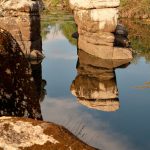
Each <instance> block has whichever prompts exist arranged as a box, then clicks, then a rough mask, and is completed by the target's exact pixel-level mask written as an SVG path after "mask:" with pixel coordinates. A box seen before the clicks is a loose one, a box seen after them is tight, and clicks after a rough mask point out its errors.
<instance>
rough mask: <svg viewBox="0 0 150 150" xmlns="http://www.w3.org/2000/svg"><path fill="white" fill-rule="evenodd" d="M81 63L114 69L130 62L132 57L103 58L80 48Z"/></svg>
mask: <svg viewBox="0 0 150 150" xmlns="http://www.w3.org/2000/svg"><path fill="white" fill-rule="evenodd" d="M78 56H79V58H80V61H79V62H80V64H83V65H89V66H95V67H102V68H108V69H113V68H117V67H120V66H122V65H124V64H128V63H129V62H130V61H131V59H101V58H98V57H95V56H93V55H90V54H88V53H86V52H85V51H83V50H78Z"/></svg>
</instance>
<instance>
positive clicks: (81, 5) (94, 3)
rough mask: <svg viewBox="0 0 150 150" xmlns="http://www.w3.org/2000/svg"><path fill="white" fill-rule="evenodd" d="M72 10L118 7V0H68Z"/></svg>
mask: <svg viewBox="0 0 150 150" xmlns="http://www.w3.org/2000/svg"><path fill="white" fill-rule="evenodd" d="M69 3H70V7H71V9H73V10H79V9H86V10H87V9H93V8H96V9H97V8H109V7H111V8H112V7H118V6H119V4H120V0H86V1H85V0H69Z"/></svg>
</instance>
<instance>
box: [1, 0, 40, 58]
mask: <svg viewBox="0 0 150 150" xmlns="http://www.w3.org/2000/svg"><path fill="white" fill-rule="evenodd" d="M41 7H42V5H41V3H40V1H33V0H8V1H5V0H1V1H0V22H1V24H0V28H3V29H5V30H7V31H8V32H10V33H11V34H12V36H13V37H14V38H15V39H16V41H17V42H18V44H19V45H20V47H21V49H22V51H23V53H24V54H25V56H27V57H29V56H30V54H32V53H33V52H32V51H33V50H37V51H40V52H41V51H42V39H41V35H40V12H39V11H40V10H41Z"/></svg>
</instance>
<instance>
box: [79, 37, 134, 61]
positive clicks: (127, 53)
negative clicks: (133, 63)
mask: <svg viewBox="0 0 150 150" xmlns="http://www.w3.org/2000/svg"><path fill="white" fill-rule="evenodd" d="M78 48H79V49H81V50H83V51H85V52H87V53H89V54H91V55H93V56H96V57H98V58H102V59H117V60H118V59H121V60H122V59H124V60H126V59H132V58H133V57H132V51H131V50H130V49H129V48H119V47H113V46H105V45H96V44H92V43H88V42H87V41H85V40H82V39H80V36H79V40H78Z"/></svg>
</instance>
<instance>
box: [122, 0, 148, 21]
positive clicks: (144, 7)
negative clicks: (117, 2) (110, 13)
mask: <svg viewBox="0 0 150 150" xmlns="http://www.w3.org/2000/svg"><path fill="white" fill-rule="evenodd" d="M120 12H121V15H122V16H125V17H128V18H132V17H133V18H143V19H145V18H148V17H150V16H149V14H150V0H121V7H120Z"/></svg>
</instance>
